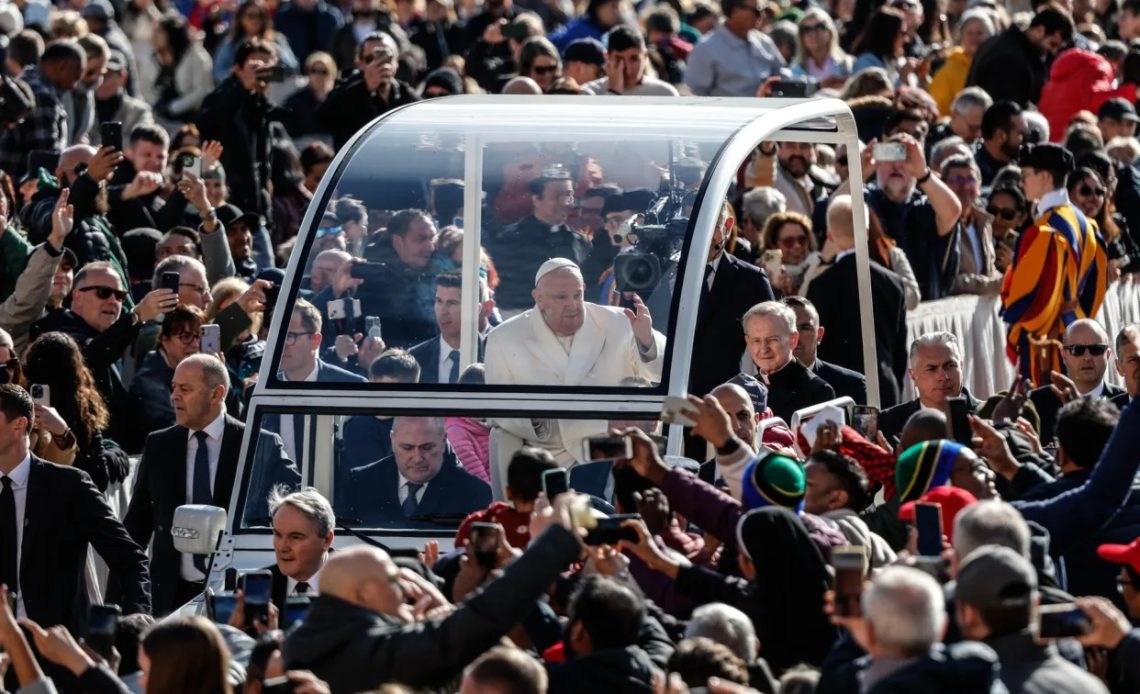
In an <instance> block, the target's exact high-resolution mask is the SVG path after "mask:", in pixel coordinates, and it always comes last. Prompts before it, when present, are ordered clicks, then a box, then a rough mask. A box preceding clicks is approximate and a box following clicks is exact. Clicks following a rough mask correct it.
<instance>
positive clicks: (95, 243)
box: [20, 174, 130, 286]
mask: <svg viewBox="0 0 1140 694" xmlns="http://www.w3.org/2000/svg"><path fill="white" fill-rule="evenodd" d="M69 190H70V191H71V195H70V197H69V198H68V203H69V204H71V205H72V206H73V207H74V208H75V219H74V221H73V227H72V230H71V233H70V234H68V235H67V238H66V239H64V242H63V245H64V246H65V247H66V248H70V249H71V250H72V252H73V253H75V257H76V260H77V261H78V265H77V267H82V266H84V265H86V264H87V263H90V262H94V261H96V260H105V261H107V262H110V263H112V264H113V265H115V266H116V269H118V270H121V273H120V274H122V276H123V284H124V286H127V285H128V277H127V274H126V270H125V268H126V267H127V256H126V254H125V253H123V247H122V245H121V244H120V243H119V239H118V236H117V234H122V233H125V232H127V231H130V229H113V228H112V227H111V223H110V221H108V220H107V218H106V217H105V216H104V215H102V214H100V212H99V210H98V209H97V208H98V205H97V202H98V198H99V193H100V189H99V185H98V184H97V183H95V181H93V180H91V177H90V176H88V175H86V174H84V175H82V176H76V178H75V180H74V181H72V183H71V186H70V188H69ZM59 194H60V190H59V189H58V188H52V187H44V188H41V189H40V190H39V191H37V192H36V194H35V195H34V196H32V201H31V203H29V204H28V205H25V206H24V209H23V210H21V211H20V219H21V220H22V221H23V223H24V228H25V229H27V230H28V242H29V243H31V244H32V245H39V244H41V243H43V242H45V241H47V238H48V236H49V235H50V234H51V215H52V211H53V210H54V209H55V204H56V202H58V201H59Z"/></svg>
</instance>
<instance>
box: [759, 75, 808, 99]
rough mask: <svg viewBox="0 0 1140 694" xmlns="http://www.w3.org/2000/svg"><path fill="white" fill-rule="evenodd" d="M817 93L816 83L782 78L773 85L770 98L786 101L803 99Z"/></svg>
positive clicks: (769, 93) (769, 94)
mask: <svg viewBox="0 0 1140 694" xmlns="http://www.w3.org/2000/svg"><path fill="white" fill-rule="evenodd" d="M814 92H815V83H814V82H809V81H807V80H793V79H784V78H781V79H780V81H779V82H776V83H775V84H773V85H772V89H771V90H769V92H768V96H771V97H775V98H784V99H789V98H791V99H803V98H805V97H807V96H810V95H811V94H813V93H814Z"/></svg>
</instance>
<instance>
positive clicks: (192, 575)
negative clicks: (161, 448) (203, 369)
mask: <svg viewBox="0 0 1140 694" xmlns="http://www.w3.org/2000/svg"><path fill="white" fill-rule="evenodd" d="M202 431H204V432H206V454H207V455H208V456H209V460H210V489H211V490H212V489H213V488H214V479H215V478H216V477H217V475H218V459H219V458H220V457H221V454H222V435H223V434H224V433H225V431H226V413H225V411H224V410H223V411H222V413H221V414H219V415H218V416H217V417H216V418H215V419H214V421H212V422H210V423H209V424H207V425H206V428H205V429H203V430H202ZM194 433H195V432H193V431H187V432H186V436H187V438H186V503H188V504H192V503H194V462H195V460H196V459H197V457H198V438H197V437H196V436H194ZM182 580H184V581H191V582H199V581H204V580H206V577H205V576H204V575H202V572H201V571H199V570H198V567H196V566H194V557H193V556H191V555H189V554H183V555H182Z"/></svg>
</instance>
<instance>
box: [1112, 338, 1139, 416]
mask: <svg viewBox="0 0 1140 694" xmlns="http://www.w3.org/2000/svg"><path fill="white" fill-rule="evenodd" d="M1114 351H1115V352H1116V372H1117V373H1118V374H1120V375H1121V377H1122V378H1124V393H1122V394H1118V395H1115V396H1113V398H1112V402H1113V404H1114V405H1116V406H1117V407H1119V408H1120V409H1124V406H1125V405H1127V404H1128V403H1129V401H1130V400H1131V399H1132V398H1134V397H1136V396H1137V395H1140V325H1126V326H1124V327H1123V328H1121V329H1120V332H1119V333H1117V334H1116V349H1115V350H1114Z"/></svg>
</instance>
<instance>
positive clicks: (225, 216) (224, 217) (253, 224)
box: [214, 203, 261, 230]
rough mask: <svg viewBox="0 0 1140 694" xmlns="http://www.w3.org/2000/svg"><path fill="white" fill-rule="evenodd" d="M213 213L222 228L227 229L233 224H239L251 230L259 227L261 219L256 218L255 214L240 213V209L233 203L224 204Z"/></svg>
mask: <svg viewBox="0 0 1140 694" xmlns="http://www.w3.org/2000/svg"><path fill="white" fill-rule="evenodd" d="M214 211H215V212H216V213H217V215H218V221H219V222H221V223H222V226H224V227H228V226H230V225H231V224H233V223H234V222H241V223H243V224H245V225H246V226H247V227H249V228H250V229H251V230H253V229H257V227H259V226H261V218H260V217H258V216H257V213H256V212H242V211H241V208H239V207H238V206H237V205H234V204H233V203H226V204H225V205H222V206H221V207H218V208H217V209H215V210H214Z"/></svg>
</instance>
